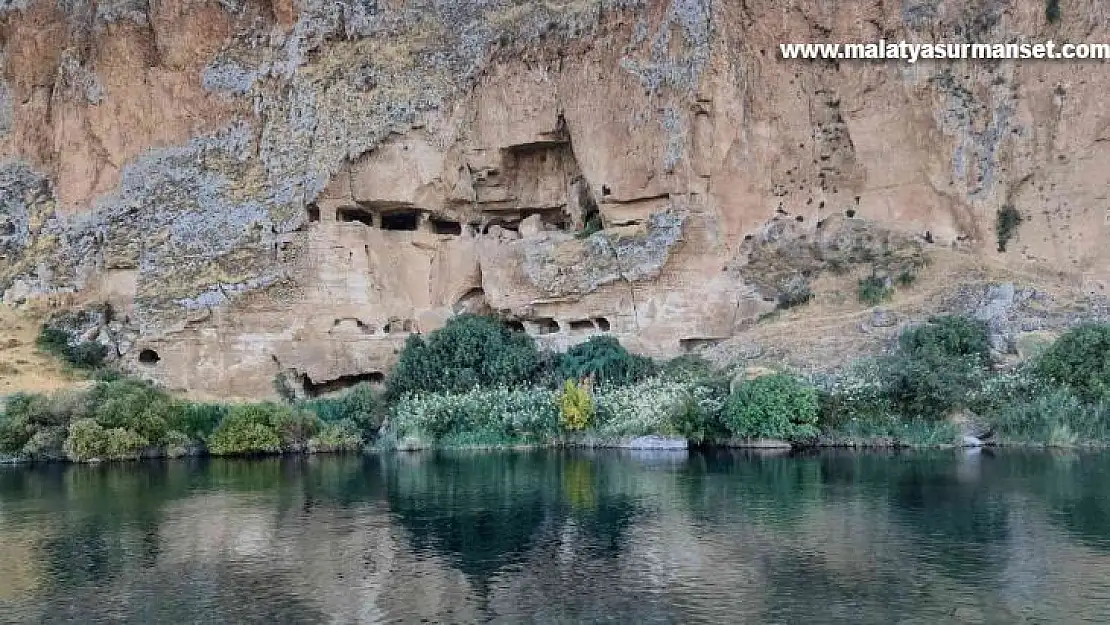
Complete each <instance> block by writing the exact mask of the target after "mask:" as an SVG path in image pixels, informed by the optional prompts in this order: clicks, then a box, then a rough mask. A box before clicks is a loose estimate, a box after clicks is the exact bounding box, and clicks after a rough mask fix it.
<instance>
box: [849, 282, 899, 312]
mask: <svg viewBox="0 0 1110 625" xmlns="http://www.w3.org/2000/svg"><path fill="white" fill-rule="evenodd" d="M893 294H894V289H893V288H892V287H891V286H890V284H889V283H888V281H887V279H886V278H882V277H880V276H876V275H870V276H867V277H866V278H863V279H861V280H860V281H859V288H858V290H857V297H858V298H859V301H860V303H862V304H867V305H868V306H878V305H879V304H882V303H883V302H885V301H887V300H888V299H890V297H891V295H893Z"/></svg>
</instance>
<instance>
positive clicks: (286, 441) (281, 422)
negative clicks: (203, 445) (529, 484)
mask: <svg viewBox="0 0 1110 625" xmlns="http://www.w3.org/2000/svg"><path fill="white" fill-rule="evenodd" d="M316 429H317V423H316V417H315V415H311V414H307V413H304V412H300V411H297V410H294V409H293V408H290V407H289V406H281V405H278V404H272V403H262V404H241V405H237V406H232V407H231V408H229V409H228V413H227V417H226V418H225V419H224V420H223V422H222V423H220V425H219V427H217V428H216V431H215V432H213V433H212V436H210V437H209V439H208V449H209V451H211V452H212V453H213V454H215V455H217V456H226V455H232V454H263V453H278V452H281V451H283V450H292V451H295V450H299V448H300V447H301V446H304V445H307V443H308V440H309V439H310V438H311V437H312V436H314V435H315V434H316Z"/></svg>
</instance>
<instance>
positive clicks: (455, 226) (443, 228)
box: [432, 219, 462, 237]
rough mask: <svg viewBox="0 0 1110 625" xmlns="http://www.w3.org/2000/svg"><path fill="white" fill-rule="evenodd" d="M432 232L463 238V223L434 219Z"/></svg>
mask: <svg viewBox="0 0 1110 625" xmlns="http://www.w3.org/2000/svg"><path fill="white" fill-rule="evenodd" d="M432 232H434V233H436V234H447V235H451V236H456V237H457V236H462V223H460V222H458V221H452V220H450V219H433V220H432Z"/></svg>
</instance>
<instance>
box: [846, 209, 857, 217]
mask: <svg viewBox="0 0 1110 625" xmlns="http://www.w3.org/2000/svg"><path fill="white" fill-rule="evenodd" d="M844 214H845V215H847V216H848V219H851V218H853V217H855V216H856V209H854V208H849V209H848V210H846V211H844Z"/></svg>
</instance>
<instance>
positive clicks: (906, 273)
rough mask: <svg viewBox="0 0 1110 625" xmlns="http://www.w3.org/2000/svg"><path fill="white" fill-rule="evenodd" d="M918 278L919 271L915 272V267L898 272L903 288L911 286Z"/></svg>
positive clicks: (899, 284)
mask: <svg viewBox="0 0 1110 625" xmlns="http://www.w3.org/2000/svg"><path fill="white" fill-rule="evenodd" d="M916 280H917V273H915V272H914V270H913V269H908V268H907V269H903V270H902V271H900V272H898V278H897V282H898V286H900V287H903V288H905V287H910V286H912V285H913V283H914V282H915V281H916Z"/></svg>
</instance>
